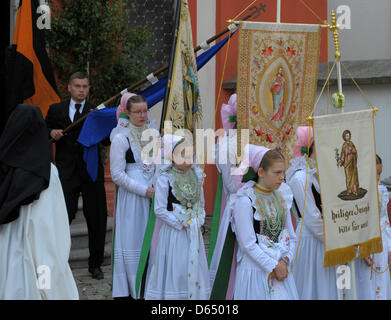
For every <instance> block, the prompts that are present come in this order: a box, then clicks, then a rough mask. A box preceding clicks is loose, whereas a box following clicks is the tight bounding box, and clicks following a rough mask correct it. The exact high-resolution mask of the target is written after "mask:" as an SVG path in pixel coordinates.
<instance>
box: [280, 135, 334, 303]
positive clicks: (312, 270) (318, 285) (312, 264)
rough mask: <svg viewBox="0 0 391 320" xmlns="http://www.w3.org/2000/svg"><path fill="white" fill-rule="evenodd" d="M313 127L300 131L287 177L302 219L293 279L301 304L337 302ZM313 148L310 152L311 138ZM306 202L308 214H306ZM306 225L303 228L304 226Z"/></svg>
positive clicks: (311, 147) (297, 228) (299, 227)
mask: <svg viewBox="0 0 391 320" xmlns="http://www.w3.org/2000/svg"><path fill="white" fill-rule="evenodd" d="M309 131H310V127H298V128H297V132H296V135H297V142H296V146H295V148H294V159H292V160H291V166H290V168H289V169H288V170H287V173H286V181H287V183H288V185H289V186H290V188H291V190H292V192H293V196H294V204H293V206H294V208H295V209H296V210H295V211H296V212H297V214H298V215H299V217H301V216H304V218H303V219H302V220H301V219H300V218H299V219H298V224H297V227H296V237H297V239H299V235H300V231H301V238H300V243H299V253H298V257H297V261H296V263H295V267H294V269H293V275H294V278H295V283H296V287H297V291H298V293H299V297H300V299H302V300H334V299H338V289H337V285H336V267H335V266H332V267H327V268H325V267H324V242H323V218H322V207H321V206H322V204H321V201H320V194H319V181H318V175H317V168H316V160H315V150H314V145H313V132H312V128H311V131H310V132H309ZM309 134H310V148H309V149H308V135H309ZM307 154H309V158H308V161H309V164H308V174H307V190H306V193H305V186H306V172H307V171H306V170H307ZM304 198H306V202H305V212H304V215H303V214H302V212H303V205H304ZM301 224H303V226H301Z"/></svg>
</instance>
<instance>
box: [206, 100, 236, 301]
mask: <svg viewBox="0 0 391 320" xmlns="http://www.w3.org/2000/svg"><path fill="white" fill-rule="evenodd" d="M236 104H237V96H236V93H235V94H233V95H232V96H231V97H230V99H229V101H228V104H223V105H222V107H221V121H222V123H223V128H224V130H225V134H224V136H223V137H219V139H218V142H217V144H216V167H217V169H218V171H219V173H220V175H221V179H222V184H223V186H222V187H223V190H222V191H223V195H222V199H221V211H220V212H221V216H219V221H218V222H215V220H213V222H212V229H211V238H210V242H209V244H210V246H209V254H208V255H209V259H210V267H209V272H210V283H211V288H212V290H213V292H212V296H211V299H216V298H217V299H225V298H227V299H232V289H230V287H229V275H228V276H227V277H228V279H227V280H228V281H226V282H224V284H220V286H221V287H219V288H217V287H216V288H214V287H213V285H214V280H215V277H216V273H217V271H218V270H219V266H220V262H221V255H222V252H223V248H224V245H225V244H226V241H227V236H228V237H230V236H231V232H232V231H231V227H230V221H231V211H230V210H229V205H228V204H229V202H230V199H231V196H232V195H233V194H234V193H236V191H237V190H238V188H237V186H236V184H235V181H234V176H233V175H232V174H231V170H232V169H233V168H235V167H236V160H237V155H236V140H237V137H236V130H235V129H236ZM232 129H234V130H232ZM216 201H220V199H216ZM215 205H216V204H215ZM214 214H215V213H214ZM213 219H215V217H213ZM216 229H217V230H216ZM213 235H216V243H215V246H214V248H212V237H213ZM232 237H233V238H234V235H232ZM228 241H229V240H228ZM234 245H235V244H234V243H233V244H232V247H231V248H230V250H232V251H234ZM209 259H208V261H209ZM223 263H226V261H225V262H223ZM230 263H231V261H230ZM233 263H234V261H233ZM221 267H222V266H220V268H221ZM231 267H232V266H231ZM231 270H232V269H231ZM233 270H234V269H233ZM220 272H222V271H220ZM231 278H232V277H231ZM227 282H228V283H227ZM226 286H228V287H226ZM218 291H219V292H218Z"/></svg>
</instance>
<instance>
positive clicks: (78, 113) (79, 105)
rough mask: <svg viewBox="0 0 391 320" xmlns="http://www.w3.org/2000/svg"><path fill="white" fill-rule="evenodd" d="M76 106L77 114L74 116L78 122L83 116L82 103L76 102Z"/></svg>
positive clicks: (74, 119) (74, 120)
mask: <svg viewBox="0 0 391 320" xmlns="http://www.w3.org/2000/svg"><path fill="white" fill-rule="evenodd" d="M75 108H76V112H75V115H74V116H73V122H76V121H77V120H79V119H80V118H81V112H80V108H81V104H79V103H77V104H75Z"/></svg>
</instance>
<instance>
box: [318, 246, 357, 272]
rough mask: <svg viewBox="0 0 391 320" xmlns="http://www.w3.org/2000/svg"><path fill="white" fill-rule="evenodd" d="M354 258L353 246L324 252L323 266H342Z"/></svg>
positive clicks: (354, 249)
mask: <svg viewBox="0 0 391 320" xmlns="http://www.w3.org/2000/svg"><path fill="white" fill-rule="evenodd" d="M355 257H356V248H355V247H354V246H350V247H346V248H339V249H335V250H329V251H326V252H325V254H324V266H325V267H330V266H335V265H337V264H344V263H347V262H349V261H352V260H353V259H354V258H355Z"/></svg>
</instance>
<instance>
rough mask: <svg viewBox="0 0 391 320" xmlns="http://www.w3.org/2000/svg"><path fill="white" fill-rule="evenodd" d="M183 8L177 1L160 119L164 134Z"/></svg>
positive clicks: (180, 1)
mask: <svg viewBox="0 0 391 320" xmlns="http://www.w3.org/2000/svg"><path fill="white" fill-rule="evenodd" d="M181 7H182V0H177V1H176V12H175V22H174V38H173V41H172V47H171V56H170V63H169V68H168V75H167V86H166V91H165V92H164V100H163V109H162V116H161V119H160V127H159V131H160V133H162V130H163V128H164V121H165V119H166V116H167V107H168V100H169V98H170V93H171V92H170V91H171V84H172V75H173V71H174V63H175V58H176V54H177V46H178V45H179V44H178V37H179V35H180V34H179V33H180V24H181Z"/></svg>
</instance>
